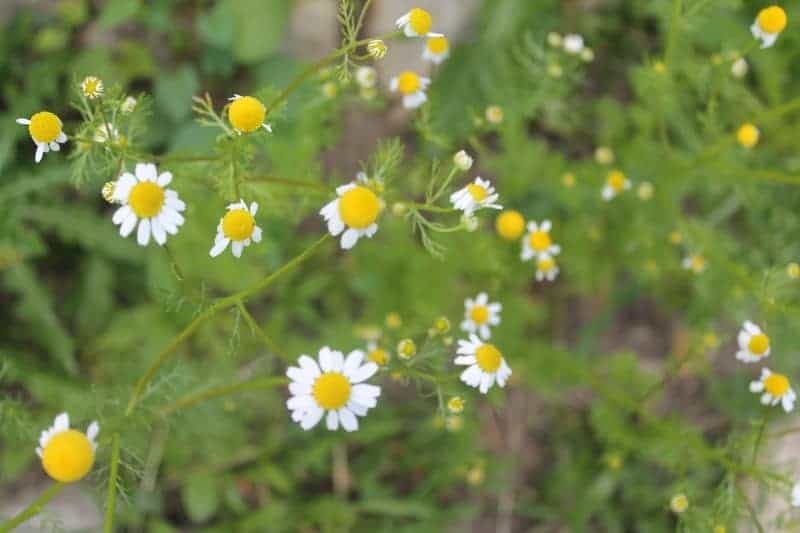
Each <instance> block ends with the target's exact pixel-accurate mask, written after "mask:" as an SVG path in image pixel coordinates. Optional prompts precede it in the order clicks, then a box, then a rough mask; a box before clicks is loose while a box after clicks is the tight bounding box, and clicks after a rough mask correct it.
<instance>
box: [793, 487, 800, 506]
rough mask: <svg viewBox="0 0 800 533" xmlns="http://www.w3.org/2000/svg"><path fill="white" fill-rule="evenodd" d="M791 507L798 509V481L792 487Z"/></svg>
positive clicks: (799, 498) (799, 493)
mask: <svg viewBox="0 0 800 533" xmlns="http://www.w3.org/2000/svg"><path fill="white" fill-rule="evenodd" d="M792 507H800V481H798V482H797V483H795V484H794V486H793V487H792Z"/></svg>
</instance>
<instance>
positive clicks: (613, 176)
mask: <svg viewBox="0 0 800 533" xmlns="http://www.w3.org/2000/svg"><path fill="white" fill-rule="evenodd" d="M630 188H631V182H630V180H629V179H628V178H627V177H625V174H623V173H622V172H620V171H619V170H612V171H611V172H609V173H608V176H606V184H605V185H604V186H603V191H602V193H601V194H602V196H603V200H605V201H607V202H608V201H609V200H612V199H613V198H614V197H615V196H616V195H618V194H619V193H621V192H622V191H626V190H628V189H630Z"/></svg>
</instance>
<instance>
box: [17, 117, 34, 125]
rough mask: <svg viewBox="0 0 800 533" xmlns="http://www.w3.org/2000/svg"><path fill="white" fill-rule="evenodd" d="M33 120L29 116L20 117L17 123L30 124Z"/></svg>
mask: <svg viewBox="0 0 800 533" xmlns="http://www.w3.org/2000/svg"><path fill="white" fill-rule="evenodd" d="M30 123H31V121H30V120H29V119H27V118H18V119H17V124H22V125H23V126H29V125H30Z"/></svg>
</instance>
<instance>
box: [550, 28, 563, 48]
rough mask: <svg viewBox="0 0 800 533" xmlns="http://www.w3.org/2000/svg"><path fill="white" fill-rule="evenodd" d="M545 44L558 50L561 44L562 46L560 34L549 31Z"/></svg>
mask: <svg viewBox="0 0 800 533" xmlns="http://www.w3.org/2000/svg"><path fill="white" fill-rule="evenodd" d="M547 44H549V45H550V46H552V47H553V48H560V47H561V45H562V44H564V38H563V37H562V36H561V34H560V33H556V32H554V31H551V32H550V33H548V34H547Z"/></svg>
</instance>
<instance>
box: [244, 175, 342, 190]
mask: <svg viewBox="0 0 800 533" xmlns="http://www.w3.org/2000/svg"><path fill="white" fill-rule="evenodd" d="M242 181H243V182H245V183H246V182H248V181H263V182H265V183H275V184H277V185H286V186H287V187H298V188H304V189H316V190H319V191H323V192H325V193H329V192H331V190H330V189H329V188H328V187H327V186H326V185H325V184H323V183H316V182H313V181H303V180H296V179H291V178H279V177H277V176H249V177H245V178H242Z"/></svg>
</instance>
